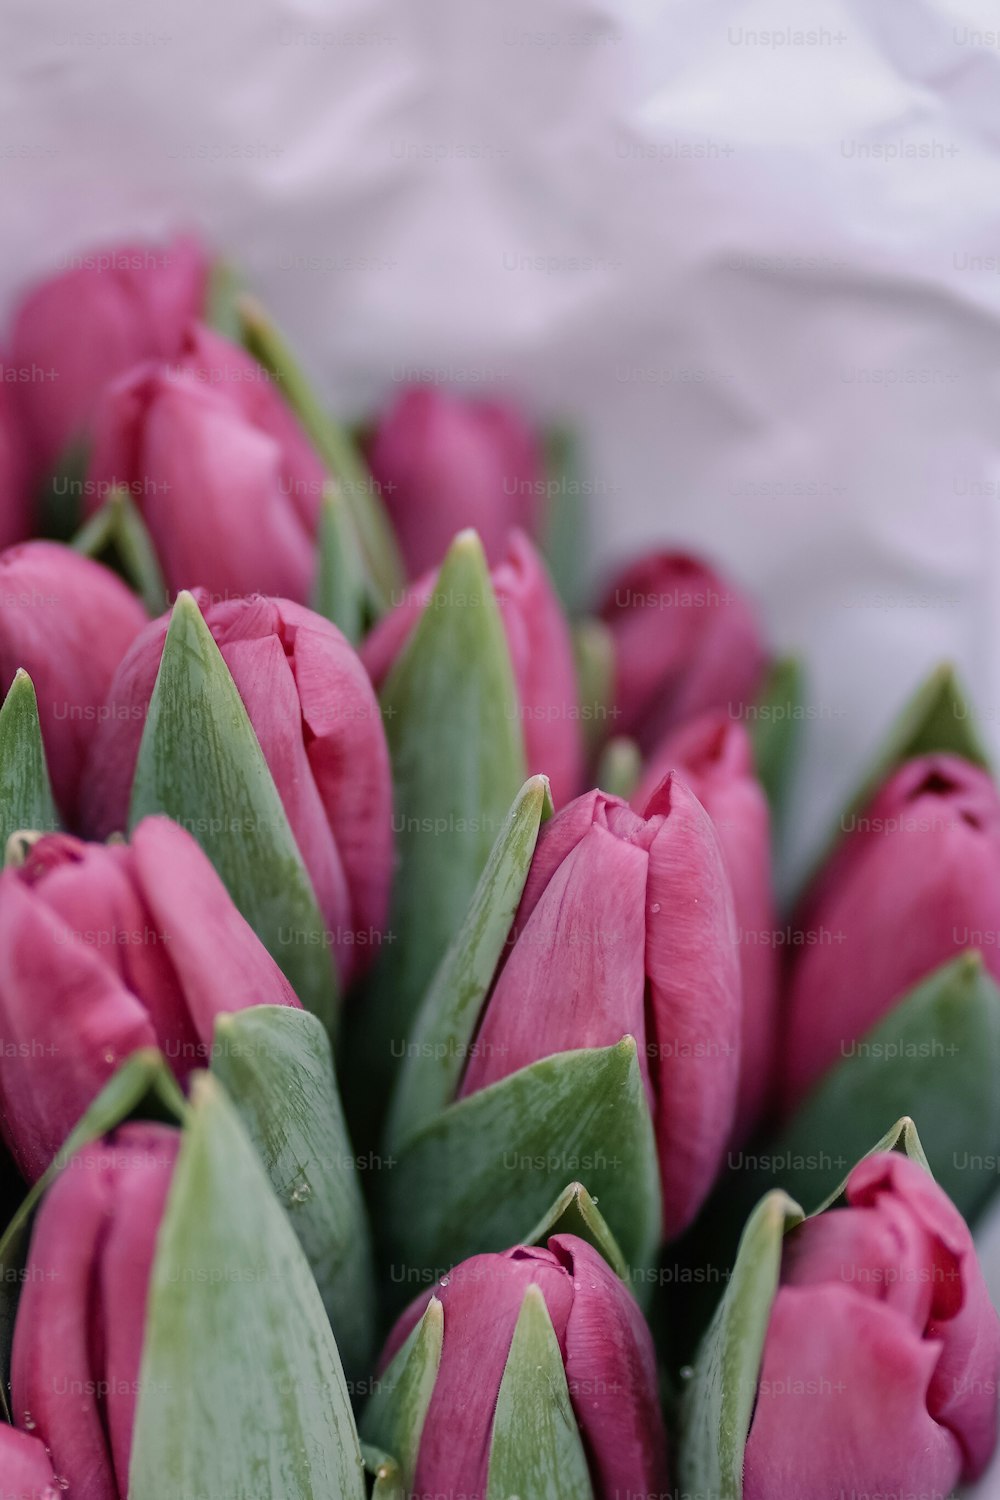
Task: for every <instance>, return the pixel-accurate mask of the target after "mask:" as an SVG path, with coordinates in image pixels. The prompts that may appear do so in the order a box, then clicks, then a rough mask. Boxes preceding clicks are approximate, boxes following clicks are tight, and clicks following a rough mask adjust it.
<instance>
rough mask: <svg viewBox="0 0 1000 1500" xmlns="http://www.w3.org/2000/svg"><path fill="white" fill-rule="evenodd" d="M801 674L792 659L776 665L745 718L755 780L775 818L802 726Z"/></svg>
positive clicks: (782, 806) (784, 800)
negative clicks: (760, 786)
mask: <svg viewBox="0 0 1000 1500" xmlns="http://www.w3.org/2000/svg"><path fill="white" fill-rule="evenodd" d="M804 691H805V674H804V672H803V669H802V663H801V662H800V661H799V660H798V659H797V658H796V657H794V656H786V657H784V658H783V659H782V660H780V661H776V662H775V663H774V664H773V666H772V667H771V670H770V671H769V672H768V674H767V678H766V679H765V682H764V685H763V687H762V688H761V690H760V693H759V695H758V697H757V702H756V703H755V704H754V706H753V708H752V709H751V710H750V713H749V714H748V719H749V726H748V727H749V730H750V741H751V744H752V746H753V757H754V765H755V768H756V771H757V776H758V779H759V780H760V783H761V785H762V786H763V788H764V791H765V792H766V793H767V800H768V802H769V803H770V805H771V808H772V810H773V812H774V814H775V817H776V818H780V817H781V816H782V814H783V813H784V811H785V808H786V805H787V800H788V792H789V789H790V784H791V779H792V775H793V772H794V770H795V763H796V759H797V754H798V748H799V741H800V739H801V730H802V722H803V702H802V700H803V696H804Z"/></svg>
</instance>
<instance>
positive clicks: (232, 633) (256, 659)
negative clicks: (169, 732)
mask: <svg viewBox="0 0 1000 1500" xmlns="http://www.w3.org/2000/svg"><path fill="white" fill-rule="evenodd" d="M195 598H196V599H197V601H198V605H199V608H200V609H201V612H202V614H203V615H204V617H205V622H206V624H207V625H208V627H209V629H210V630H211V632H212V635H213V637H214V639H215V642H216V644H217V645H218V647H219V650H220V651H221V653H222V656H223V658H224V660H225V662H226V665H227V666H228V668H229V670H230V672H231V673H232V675H233V680H234V682H235V684H236V687H237V689H238V691H239V693H240V696H241V698H242V699H243V703H244V705H245V707H246V710H247V713H248V715H249V717H250V722H251V724H252V725H253V728H254V732H255V733H256V735H257V738H258V740H259V741H260V745H261V749H262V750H263V752H264V755H265V758H266V760H267V763H268V766H269V767H270V770H271V774H272V776H273V777H274V780H275V784H276V786H277V788H278V792H279V794H280V796H281V800H282V803H283V804H284V808H285V812H286V814H287V816H288V821H289V824H290V825H291V828H292V832H293V833H294V835H295V837H296V839H297V840H298V844H299V848H300V850H301V852H302V858H303V860H304V861H305V865H306V868H307V870H308V872H309V875H310V878H311V880H312V883H313V886H314V887H315V891H316V897H317V900H318V902H319V905H320V910H321V911H322V913H323V915H324V918H325V920H326V924H327V930H328V932H329V933H330V935H331V939H332V948H333V952H334V954H335V956H336V958H337V964H338V968H339V972H340V976H341V979H342V980H343V981H344V982H345V983H346V982H348V981H349V980H350V979H351V978H353V977H354V975H355V974H357V973H358V972H359V971H360V970H361V969H362V968H364V967H366V965H367V963H368V962H369V961H370V959H371V958H372V957H373V956H374V953H375V951H376V950H377V947H378V944H379V942H380V941H381V936H382V932H383V930H384V927H385V922H386V916H387V912H388V904H389V883H390V874H391V865H392V784H391V777H390V771H389V755H388V750H387V749H386V743H385V734H384V731H383V728H382V719H381V715H380V712H379V707H378V703H377V701H376V699H375V695H374V693H373V692H372V688H371V683H370V682H369V681H368V678H367V676H366V675H365V671H364V668H363V667H362V665H361V662H360V661H359V660H358V658H357V656H356V655H355V653H354V651H353V650H352V649H351V647H350V646H349V645H348V643H347V641H346V640H345V639H344V637H343V636H342V635H341V633H340V631H339V630H337V628H336V626H334V625H331V624H330V623H329V621H327V620H324V619H323V618H322V617H321V616H319V615H316V614H313V612H312V611H311V610H308V609H303V608H302V607H301V606H299V605H297V604H292V603H290V602H289V601H288V600H287V599H267V598H263V597H258V598H251V599H232V600H229V601H228V602H225V603H220V604H209V603H208V601H207V599H206V597H205V596H204V594H203V593H201V592H200V591H198V590H196V591H195ZM168 626H169V617H168V616H164V617H163V618H161V619H159V620H154V621H153V623H152V624H150V625H149V626H148V627H147V629H146V630H144V631H143V633H142V635H141V636H140V637H139V639H138V640H137V641H136V642H135V645H134V647H133V649H132V650H131V651H130V652H129V653H128V655H127V657H126V658H125V660H124V661H123V662H122V664H121V667H120V669H119V671H118V672H117V673H116V675H115V679H114V682H113V683H112V685H111V690H110V694H109V697H108V705H107V712H106V715H105V717H104V720H103V722H102V724H101V725H100V728H99V730H98V733H97V736H96V739H95V743H94V749H93V753H92V755H91V757H90V761H89V765H88V770H87V777H86V786H85V790H84V796H83V799H82V805H83V813H84V824H85V826H86V828H87V829H88V831H89V832H90V833H91V835H92V836H93V837H96V838H106V837H108V835H109V834H111V833H113V832H114V831H115V830H116V829H120V828H123V827H125V825H126V822H127V818H128V803H129V794H130V790H131V786H132V778H133V776H134V774H135V766H136V760H137V758H138V754H139V745H140V741H141V739H142V731H143V722H144V719H145V714H146V709H147V708H148V705H149V700H150V698H151V697H152V693H153V686H154V683H155V681H156V673H157V670H158V669H159V665H160V657H161V655H162V653H163V643H164V640H165V639H166V634H167V629H168Z"/></svg>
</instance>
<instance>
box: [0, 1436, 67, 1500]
mask: <svg viewBox="0 0 1000 1500" xmlns="http://www.w3.org/2000/svg"><path fill="white" fill-rule="evenodd" d="M62 1493H63V1491H62V1490H61V1489H60V1488H58V1487H57V1485H56V1475H55V1474H54V1473H53V1472H52V1464H51V1462H50V1461H49V1456H48V1454H47V1453H46V1451H45V1444H44V1443H42V1442H40V1441H39V1440H38V1438H35V1437H31V1436H30V1434H29V1433H27V1432H19V1431H18V1429H17V1428H16V1427H3V1426H0V1500H59V1496H60V1495H61V1494H62Z"/></svg>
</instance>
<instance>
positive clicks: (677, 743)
mask: <svg viewBox="0 0 1000 1500" xmlns="http://www.w3.org/2000/svg"><path fill="white" fill-rule="evenodd" d="M672 770H676V771H677V772H678V773H679V775H680V776H681V777H682V779H683V780H684V781H685V782H686V784H687V785H688V786H689V787H690V788H691V790H692V791H693V792H694V794H695V796H696V797H697V798H698V801H699V802H700V803H701V805H702V807H703V808H704V809H705V811H706V812H707V813H708V815H709V817H710V818H711V819H712V823H713V825H714V827H715V831H716V833H717V834H718V836H719V843H720V844H721V845H722V852H723V854H724V855H725V859H726V869H727V871H728V873H729V879H730V881H731V883H732V887H733V904H734V907H735V910H736V926H737V932H738V936H739V943H740V973H741V977H742V982H743V1030H742V1040H741V1062H740V1087H739V1095H738V1098H737V1104H736V1124H735V1128H734V1132H733V1144H734V1145H742V1144H743V1142H744V1141H745V1140H746V1138H747V1136H748V1135H749V1134H750V1132H751V1130H752V1129H753V1127H754V1126H755V1125H756V1124H757V1123H758V1121H759V1119H760V1117H761V1113H762V1111H763V1110H764V1108H765V1106H766V1104H767V1102H768V1100H769V1098H770V1092H771V1081H772V1072H773V1069H774V1059H775V1048H776V1046H777V1022H778V1016H777V1003H778V964H777V952H778V949H777V942H778V937H779V933H778V929H777V922H776V918H775V898H774V885H773V880H772V874H771V815H770V811H769V809H768V804H767V797H766V796H765V794H764V789H763V787H762V786H761V784H760V782H759V781H758V780H757V776H756V774H755V771H754V762H753V750H752V747H751V744H750V736H749V735H748V734H747V732H746V729H745V728H744V727H743V725H742V724H739V723H737V722H736V721H735V720H733V719H731V718H730V717H729V716H728V714H727V713H725V712H724V711H723V710H721V709H716V710H711V711H709V712H708V713H707V714H704V715H702V717H701V718H699V719H696V720H693V721H692V722H691V723H690V724H688V725H686V726H685V727H684V728H683V729H680V730H678V731H677V732H676V733H675V734H672V735H670V736H668V738H667V739H666V740H665V741H664V742H663V744H662V745H661V746H660V747H659V749H658V750H657V751H656V753H655V754H654V755H653V757H652V758H651V760H650V762H649V764H648V766H647V767H646V770H645V773H644V775H643V778H642V782H641V785H640V787H639V791H638V793H637V795H636V796H635V797H634V798H633V801H632V806H633V807H634V808H635V809H636V811H638V810H639V809H640V808H642V807H645V806H646V804H647V802H648V801H649V799H650V797H651V796H652V795H653V793H654V791H655V790H656V788H657V786H658V785H659V784H660V782H661V781H662V780H663V778H664V776H665V775H666V774H667V773H668V772H669V771H672Z"/></svg>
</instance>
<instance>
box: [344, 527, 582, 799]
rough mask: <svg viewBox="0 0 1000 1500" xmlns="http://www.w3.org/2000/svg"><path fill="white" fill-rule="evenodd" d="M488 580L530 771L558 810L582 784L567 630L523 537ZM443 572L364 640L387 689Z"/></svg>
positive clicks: (378, 680) (416, 588)
mask: <svg viewBox="0 0 1000 1500" xmlns="http://www.w3.org/2000/svg"><path fill="white" fill-rule="evenodd" d="M490 577H491V579H492V582H493V592H494V594H495V595H496V600H497V604H498V606H499V608H500V614H501V617H502V619H503V625H504V630H505V632H506V636H507V645H508V648H509V650H510V656H511V663H512V665H513V668H514V681H515V685H516V688H517V695H518V704H519V712H520V716H521V726H522V729H523V731H524V747H525V754H526V756H527V761H528V770H529V771H531V772H536V771H538V772H542V773H543V774H544V775H546V776H548V778H549V781H550V783H551V786H552V796H553V798H554V799H555V802H556V804H557V806H558V805H561V804H562V803H564V802H567V801H568V800H569V799H570V797H573V796H575V795H576V793H577V792H578V791H579V789H580V785H581V783H582V780H583V740H582V735H581V725H580V703H579V689H578V686H577V680H576V667H575V665H574V661H573V647H572V642H571V640H570V634H569V626H568V625H567V623H566V617H565V615H564V614H563V611H562V607H561V605H560V603H559V601H558V599H557V598H556V595H555V591H554V590H553V587H552V582H551V580H550V578H549V575H548V573H547V572H546V570H545V565H544V564H543V562H542V560H541V558H540V557H539V555H538V553H537V552H536V551H535V548H534V547H533V546H532V545H531V543H530V542H529V541H528V538H527V537H526V536H525V535H524V533H523V532H520V531H515V532H512V533H511V535H510V537H509V538H508V545H507V554H506V557H505V558H504V560H503V562H500V563H498V564H497V565H496V567H494V568H493V570H492V572H491V574H490ZM436 581H437V573H436V572H435V573H429V574H427V575H425V576H424V577H423V578H421V579H419V580H418V581H417V582H416V583H415V584H414V585H413V586H412V588H410V589H408V590H407V591H406V595H405V597H404V598H403V599H402V600H401V601H400V602H399V603H398V604H397V606H396V608H395V609H394V610H393V611H392V612H391V613H390V614H388V615H386V616H385V618H384V619H382V620H381V621H380V622H379V623H378V625H376V627H375V629H374V630H373V631H372V633H371V634H370V635H369V637H368V639H367V640H366V641H365V643H364V645H363V647H362V650H361V656H362V660H363V661H364V663H365V666H366V667H367V668H368V671H369V672H370V673H371V677H372V680H373V682H374V683H375V684H376V686H381V684H382V683H383V682H384V680H385V678H386V677H387V676H388V674H389V671H390V669H391V667H392V666H393V665H394V663H395V661H396V659H397V657H398V656H399V654H400V652H401V651H402V650H403V648H404V647H405V645H406V643H407V641H408V639H409V637H410V635H411V633H412V631H413V629H414V627H415V626H416V624H417V621H418V620H419V618H420V616H421V614H422V613H423V611H424V609H425V607H426V605H427V604H428V602H429V601H430V600H431V599H432V598H433V596H434V589H435V585H436Z"/></svg>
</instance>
